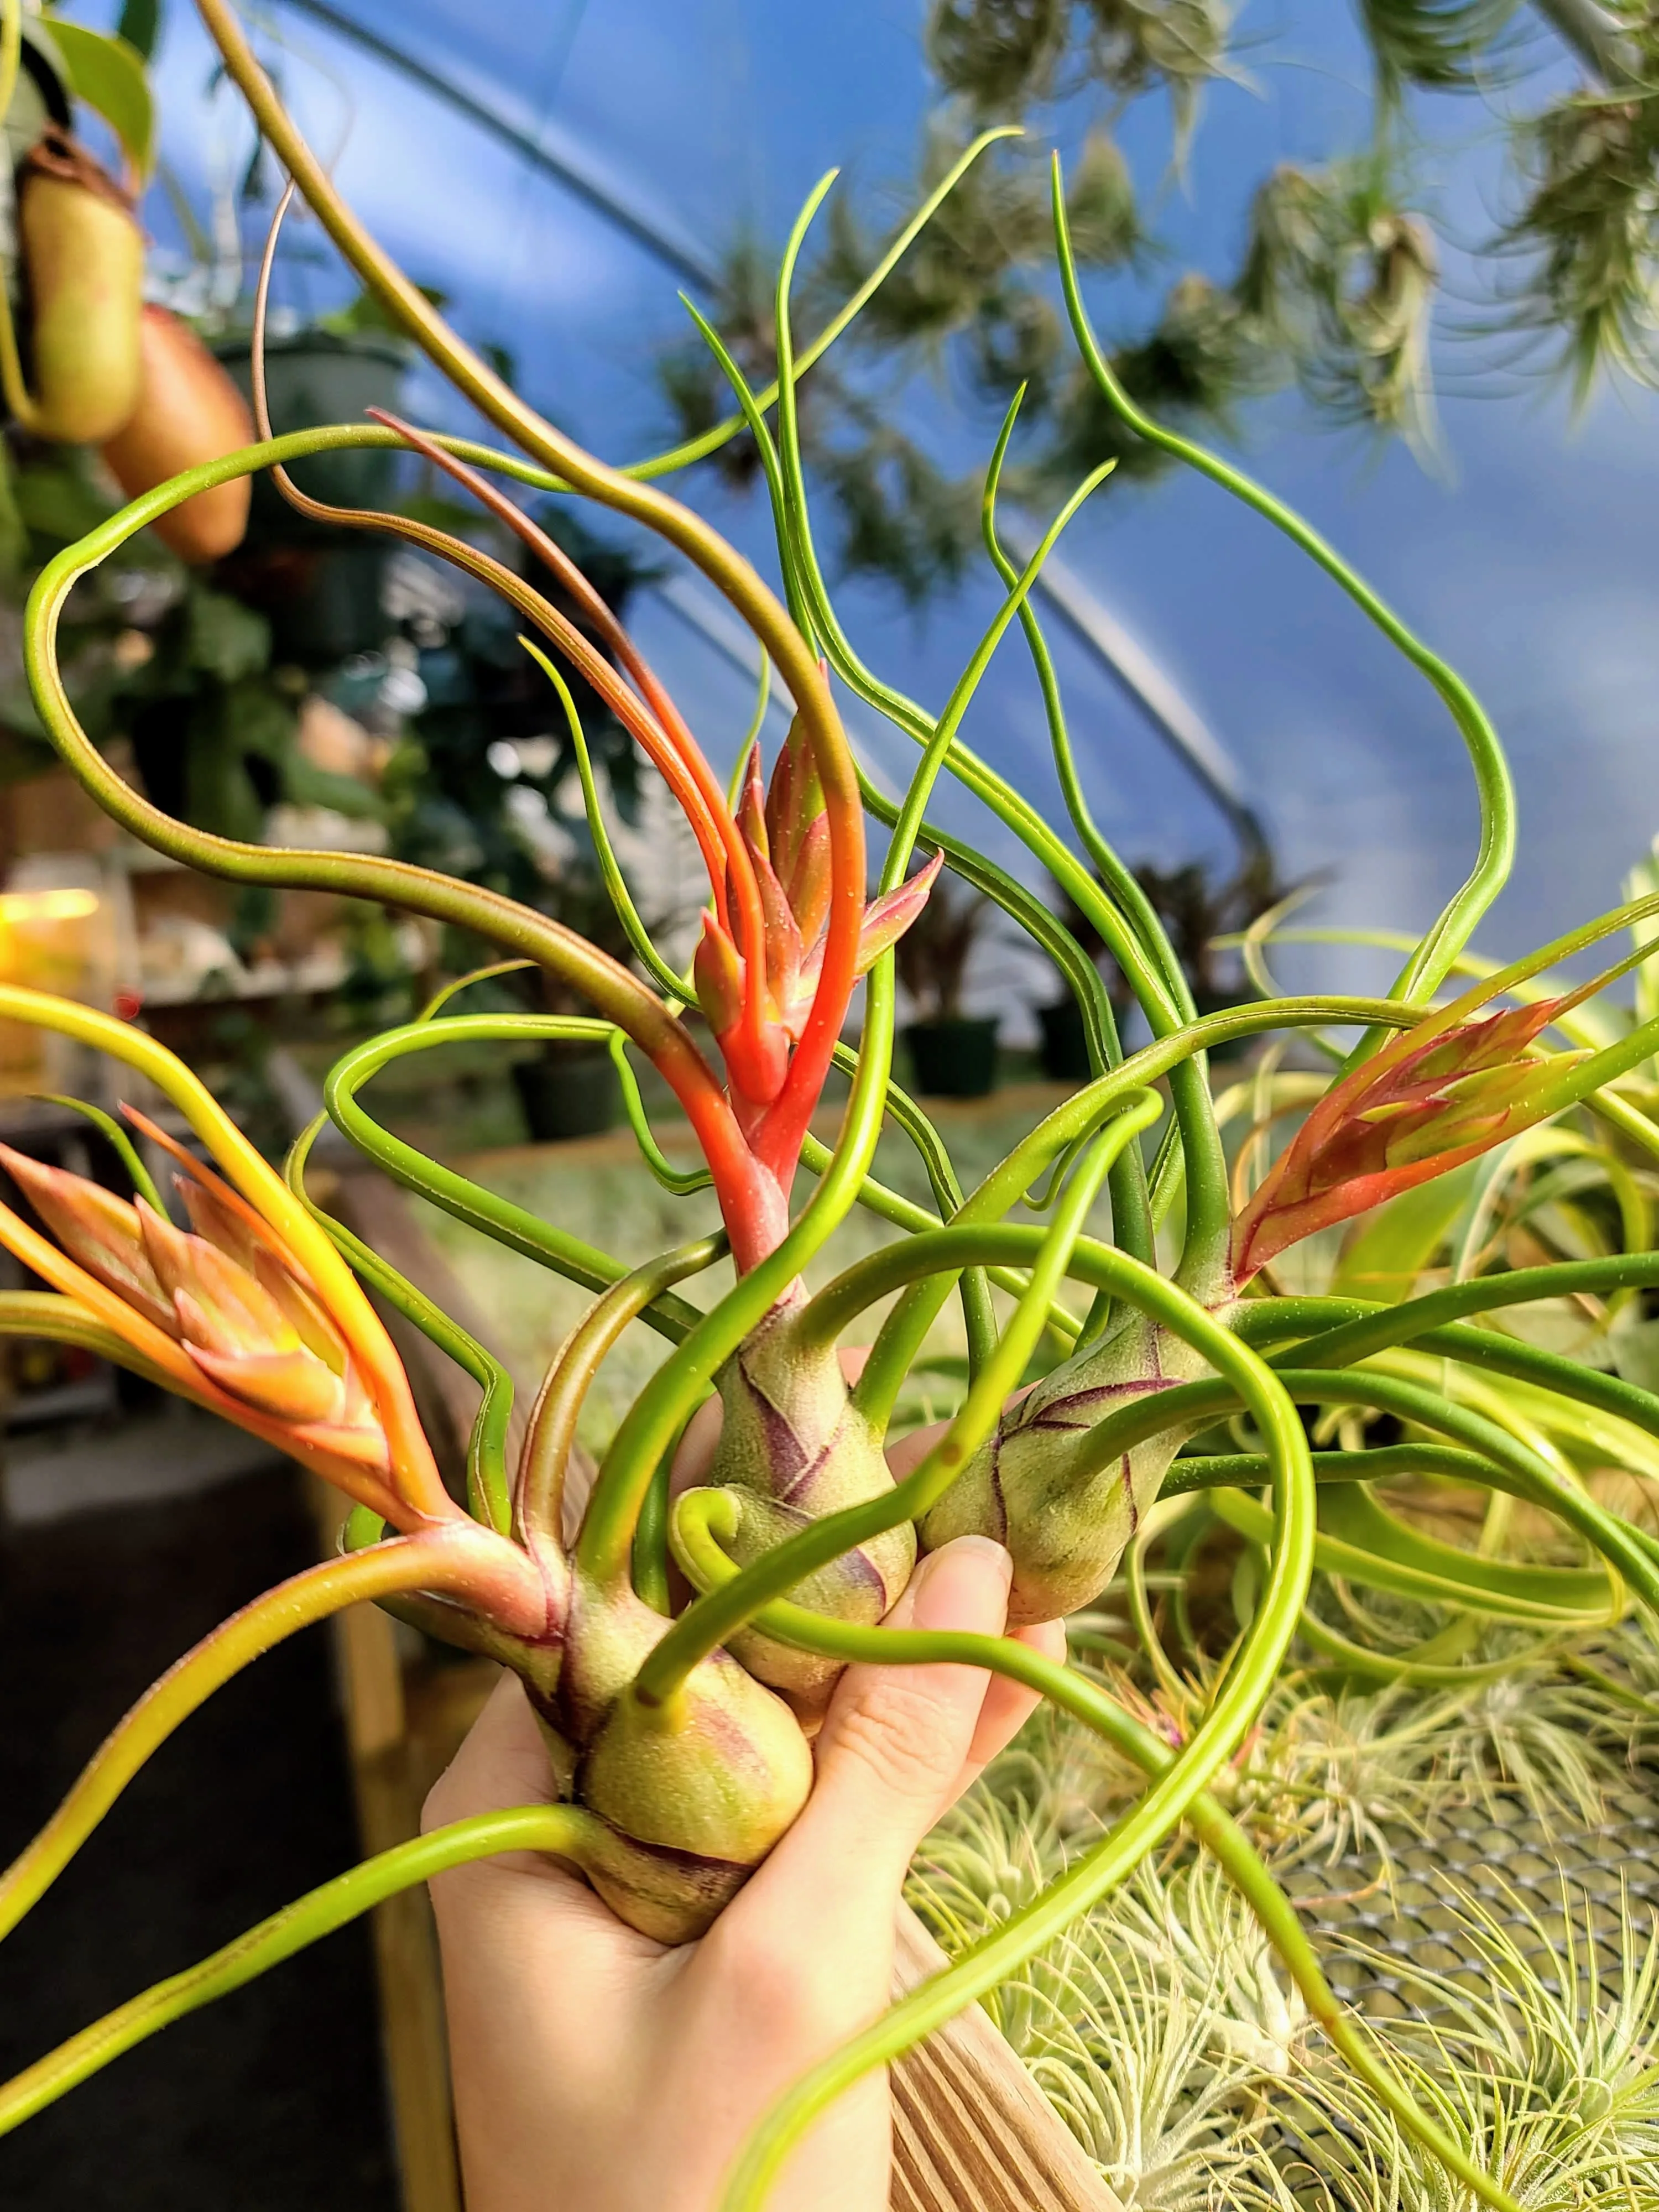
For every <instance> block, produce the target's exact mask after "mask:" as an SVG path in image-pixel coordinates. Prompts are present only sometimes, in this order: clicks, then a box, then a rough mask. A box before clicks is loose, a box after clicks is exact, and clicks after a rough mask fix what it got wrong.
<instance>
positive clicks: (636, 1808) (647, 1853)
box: [528, 1577, 812, 1943]
mask: <svg viewBox="0 0 1659 2212" xmlns="http://www.w3.org/2000/svg"><path fill="white" fill-rule="evenodd" d="M669 1626H670V1624H669V1622H668V1621H667V1620H665V1619H664V1617H663V1616H662V1615H661V1614H660V1613H653V1611H652V1610H651V1608H650V1607H649V1606H647V1605H646V1604H644V1603H643V1602H642V1601H641V1600H640V1599H639V1598H638V1597H636V1596H635V1594H634V1592H633V1591H632V1590H631V1589H628V1588H627V1587H625V1586H624V1587H623V1588H622V1589H596V1588H594V1587H593V1586H592V1585H591V1584H589V1583H585V1582H584V1581H583V1580H582V1579H581V1578H580V1577H578V1578H577V1579H576V1581H575V1582H574V1585H573V1589H572V1592H571V1607H570V1615H569V1621H568V1631H567V1638H566V1644H565V1653H564V1663H563V1666H562V1668H561V1669H560V1672H559V1675H558V1680H557V1685H556V1688H555V1690H554V1691H553V1692H552V1695H551V1697H550V1698H549V1697H547V1696H546V1695H544V1694H543V1693H540V1692H538V1689H537V1686H536V1685H535V1684H534V1682H533V1681H532V1682H531V1683H529V1684H528V1686H529V1688H530V1691H531V1697H532V1705H534V1706H535V1709H536V1711H537V1715H538V1718H539V1720H540V1722H541V1723H542V1728H543V1732H544V1736H545V1738H546V1740H547V1742H548V1748H549V1756H550V1761H551V1764H552V1767H553V1773H554V1778H555V1781H556V1785H557V1787H558V1789H559V1792H560V1795H561V1796H562V1797H565V1798H567V1799H568V1800H569V1801H570V1802H573V1803H575V1804H579V1805H581V1806H583V1807H585V1808H586V1809H587V1811H589V1812H590V1813H592V1814H594V1815H595V1816H596V1820H597V1823H598V1825H597V1826H596V1827H595V1829H594V1831H593V1834H592V1842H591V1844H590V1845H589V1846H588V1847H587V1848H586V1849H585V1850H584V1852H583V1856H582V1861H581V1864H582V1870H583V1872H584V1873H585V1874H586V1876H587V1878H588V1880H589V1881H591V1882H592V1885H593V1887H594V1888H595V1889H596V1890H597V1891H598V1893H599V1895H600V1896H601V1897H602V1898H603V1899H605V1903H606V1904H607V1905H610V1907H611V1910H612V1911H614V1912H615V1913H617V1916H618V1917H620V1918H622V1919H623V1920H626V1921H627V1922H628V1923H629V1925H630V1926H631V1927H634V1928H637V1929H639V1930H640V1931H641V1934H642V1935H647V1936H654V1937H655V1938H656V1939H657V1941H658V1942H663V1943H686V1942H691V1941H693V1940H694V1939H695V1938H696V1937H697V1936H701V1935H702V1934H703V1933H704V1931H705V1930H706V1929H708V1927H709V1926H710V1925H711V1924H712V1923H713V1922H714V1919H715V1918H716V1917H718V1915H719V1913H720V1910H721V1908H722V1907H723V1906H724V1905H726V1904H727V1903H728V1902H729V1901H730V1899H732V1896H734V1895H735V1893H737V1891H738V1890H739V1889H740V1888H741V1887H742V1886H743V1884H744V1882H745V1881H747V1880H748V1878H749V1876H750V1875H751V1874H752V1873H753V1872H754V1870H755V1869H756V1868H757V1866H758V1865H759V1864H760V1863H761V1861H762V1860H763V1858H764V1857H766V1855H767V1853H768V1852H769V1850H771V1848H772V1846H773V1844H775V1843H776V1842H777V1840H778V1838H779V1837H780V1836H781V1835H782V1834H783V1832H784V1831H785V1830H786V1829H787V1827H789V1826H790V1825H791V1823H792V1822H793V1820H794V1818H795V1816H796V1814H798V1813H799V1811H800V1809H801V1807H802V1806H803V1805H804V1804H805V1802H806V1798H807V1794H808V1792H809V1790H811V1785H812V1754H811V1747H809V1745H808V1743H807V1741H806V1739H805V1736H804V1735H802V1733H801V1729H800V1725H799V1722H798V1721H797V1720H796V1719H795V1717H794V1716H793V1713H792V1712H791V1711H790V1710H789V1708H788V1706H787V1705H785V1704H784V1702H783V1700H782V1699H781V1698H779V1697H776V1696H775V1695H774V1693H773V1692H771V1691H770V1690H769V1689H767V1688H765V1687H764V1686H763V1685H762V1684H761V1683H759V1682H757V1681H756V1680H754V1679H753V1678H752V1677H751V1676H750V1675H749V1674H745V1673H744V1669H743V1668H741V1667H740V1666H739V1665H738V1662H737V1661H736V1660H735V1659H732V1658H730V1657H728V1656H727V1655H726V1653H725V1652H723V1651H717V1652H715V1653H714V1654H713V1655H712V1656H710V1657H709V1658H707V1659H704V1660H702V1661H701V1662H699V1663H698V1665H697V1666H696V1668H694V1669H693V1670H692V1672H691V1674H690V1675H689V1676H688V1677H687V1679H686V1681H685V1683H684V1686H682V1688H681V1689H680V1691H679V1692H678V1694H677V1695H676V1696H675V1697H674V1698H673V1699H671V1701H670V1702H669V1703H668V1704H667V1705H662V1706H660V1707H650V1706H647V1705H641V1703H640V1702H639V1700H638V1699H635V1696H634V1695H633V1692H632V1683H633V1680H634V1676H635V1674H636V1673H637V1672H638V1669H639V1667H640V1663H641V1661H642V1660H643V1659H644V1657H645V1656H646V1654H647V1652H648V1651H649V1650H651V1648H652V1647H653V1644H657V1643H658V1642H659V1641H660V1639H661V1638H662V1637H663V1636H664V1635H665V1634H666V1632H667V1631H668V1628H669Z"/></svg>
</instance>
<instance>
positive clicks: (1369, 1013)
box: [855, 998, 1422, 1419]
mask: <svg viewBox="0 0 1659 2212" xmlns="http://www.w3.org/2000/svg"><path fill="white" fill-rule="evenodd" d="M1421 1018H1422V1016H1421V1015H1420V1014H1419V1012H1417V1011H1416V1010H1415V1009H1407V1008H1404V1007H1401V1006H1396V1005H1395V1004H1393V1002H1391V1001H1389V1000H1376V999H1368V1000H1335V999H1323V998H1322V999H1319V1000H1313V999H1304V1000H1293V999H1280V1000H1270V1001H1268V1002H1267V1003H1266V1004H1263V1005H1258V1006H1239V1007H1234V1008H1231V1009H1230V1010H1229V1011H1228V1012H1225V1013H1222V1014H1210V1015H1206V1017H1205V1018H1204V1019H1203V1020H1202V1021H1199V1022H1193V1023H1189V1024H1188V1025H1187V1026H1186V1027H1185V1028H1183V1029H1181V1030H1176V1033H1175V1034H1174V1035H1173V1036H1165V1037H1158V1038H1156V1039H1154V1041H1153V1042H1152V1043H1151V1044H1149V1045H1144V1046H1143V1047H1142V1048H1141V1049H1140V1050H1139V1052H1137V1053H1135V1054H1133V1055H1132V1056H1131V1057H1130V1058H1129V1059H1127V1060H1124V1061H1123V1063H1122V1064H1121V1066H1118V1067H1115V1068H1114V1069H1113V1070H1112V1071H1111V1072H1110V1073H1109V1074H1106V1075H1103V1076H1098V1077H1097V1078H1096V1079H1095V1080H1094V1081H1093V1082H1092V1083H1090V1084H1087V1085H1085V1086H1084V1088H1083V1089H1082V1090H1080V1091H1076V1092H1075V1093H1074V1094H1073V1096H1072V1097H1070V1098H1068V1099H1067V1100H1066V1102H1065V1103H1064V1104H1063V1105H1060V1106H1059V1107H1056V1108H1055V1109H1054V1112H1053V1113H1052V1114H1050V1115H1048V1119H1047V1120H1046V1121H1041V1122H1039V1123H1038V1125H1037V1127H1036V1128H1035V1129H1033V1130H1032V1131H1031V1132H1030V1134H1029V1135H1028V1136H1026V1137H1024V1138H1023V1139H1021V1140H1020V1142H1019V1143H1018V1145H1016V1146H1015V1147H1014V1149H1013V1150H1012V1152H1010V1153H1009V1155H1008V1157H1007V1158H1006V1159H1005V1160H1004V1161H1003V1162H1002V1163H1001V1164H1000V1166H998V1167H996V1168H994V1170H992V1172H991V1173H990V1174H989V1175H988V1176H987V1177H986V1178H985V1180H984V1182H981V1184H980V1186H979V1188H977V1189H976V1190H975V1192H974V1193H973V1194H972V1196H971V1197H969V1200H967V1202H966V1204H965V1205H964V1206H963V1207H962V1208H961V1209H960V1210H959V1211H958V1212H957V1217H956V1219H957V1223H966V1222H970V1221H974V1222H976V1221H985V1220H990V1219H994V1218H996V1217H997V1216H998V1215H999V1214H1000V1213H1003V1212H1006V1211H1007V1209H1008V1208H1009V1207H1010V1206H1014V1205H1016V1204H1017V1203H1018V1200H1019V1197H1020V1194H1021V1193H1022V1192H1024V1191H1026V1190H1029V1189H1030V1187H1031V1185H1032V1183H1033V1182H1035V1181H1036V1178H1037V1176H1039V1175H1040V1174H1041V1173H1042V1170H1043V1168H1044V1167H1045V1166H1046V1165H1047V1164H1048V1161H1049V1160H1051V1159H1052V1158H1054V1155H1055V1154H1056V1153H1057V1152H1060V1151H1062V1150H1063V1149H1064V1148H1065V1146H1067V1145H1068V1144H1070V1143H1071V1142H1072V1141H1073V1139H1074V1138H1076V1137H1078V1136H1079V1135H1081V1134H1082V1133H1085V1131H1086V1130H1088V1129H1089V1128H1090V1127H1092V1126H1093V1125H1094V1124H1095V1123H1096V1122H1097V1121H1101V1120H1103V1118H1104V1117H1105V1115H1106V1114H1108V1113H1109V1112H1111V1111H1113V1110H1115V1106H1116V1103H1117V1102H1118V1101H1120V1100H1121V1098H1123V1097H1125V1096H1127V1094H1128V1093H1129V1092H1131V1091H1133V1090H1135V1089H1138V1088H1139V1087H1141V1086H1143V1085H1146V1084H1148V1083H1152V1082H1155V1081H1156V1080H1157V1079H1158V1077H1159V1076H1161V1075H1166V1074H1168V1073H1169V1072H1170V1069H1171V1068H1173V1067H1176V1066H1179V1065H1180V1063H1181V1062H1182V1060H1186V1059H1188V1058H1190V1056H1191V1055H1192V1054H1194V1053H1195V1052H1201V1051H1202V1050H1203V1049H1204V1048H1205V1047H1206V1045H1208V1044H1209V1043H1211V1042H1215V1043H1222V1042H1228V1041H1230V1040H1231V1039H1232V1038H1233V1037H1237V1036H1255V1034H1256V1033H1257V1032H1258V1031H1260V1030H1267V1029H1277V1028H1281V1027H1283V1028H1305V1027H1313V1026H1316V1024H1319V1023H1321V1022H1326V1021H1333V1020H1334V1021H1344V1020H1347V1021H1352V1020H1359V1021H1364V1022H1367V1023H1369V1022H1371V1021H1375V1020H1381V1021H1383V1022H1384V1023H1388V1024H1394V1025H1408V1024H1411V1023H1413V1022H1414V1021H1417V1020H1420V1019H1421ZM1114 1227H1115V1224H1114ZM1120 1242H1121V1239H1120ZM949 1295H950V1279H949V1277H948V1276H946V1277H945V1278H943V1279H941V1280H939V1281H938V1282H933V1283H930V1282H927V1281H925V1280H924V1281H921V1282H918V1283H916V1284H915V1285H914V1286H913V1287H912V1288H911V1289H909V1290H908V1291H906V1292H905V1294H904V1296H903V1297H902V1298H901V1299H900V1300H899V1302H898V1304H896V1306H895V1307H894V1309H893V1310H892V1312H891V1313H890V1314H889V1316H887V1319H886V1321H885V1322H884V1323H883V1324H882V1328H881V1333H880V1334H879V1335H878V1338H877V1340H876V1349H875V1352H873V1353H872V1356H871V1360H870V1364H869V1365H868V1366H867V1367H866V1370H865V1372H864V1375H863V1376H861V1377H860V1383H859V1389H858V1391H857V1393H856V1394H855V1395H857V1397H858V1401H859V1403H860V1407H861V1408H862V1410H863V1411H864V1412H865V1413H866V1415H868V1416H869V1417H870V1418H871V1419H876V1418H878V1415H879V1416H880V1417H881V1418H884V1417H885V1414H886V1413H888V1412H890V1409H891V1405H892V1395H893V1394H894V1393H896V1389H897V1388H898V1383H899V1380H900V1379H901V1377H902V1368H903V1367H904V1366H905V1365H908V1360H909V1359H910V1358H914V1356H915V1346H918V1345H920V1344H921V1341H922V1339H923V1338H924V1337H925V1336H926V1334H927V1329H928V1328H929V1327H930V1326H931V1325H932V1322H933V1318H934V1316H936V1315H937V1314H938V1312H939V1308H940V1306H941V1305H942V1304H944V1302H945V1298H946V1297H948V1296H949ZM907 1346H908V1347H909V1349H908V1351H907V1348H906V1347H907ZM878 1392H882V1393H884V1394H886V1399H885V1404H883V1403H882V1402H881V1400H880V1399H879V1398H878V1395H877V1394H878Z"/></svg>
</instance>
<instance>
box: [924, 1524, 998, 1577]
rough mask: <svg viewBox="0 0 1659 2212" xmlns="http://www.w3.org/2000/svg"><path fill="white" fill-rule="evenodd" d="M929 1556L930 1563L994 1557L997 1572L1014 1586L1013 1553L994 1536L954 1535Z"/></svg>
mask: <svg viewBox="0 0 1659 2212" xmlns="http://www.w3.org/2000/svg"><path fill="white" fill-rule="evenodd" d="M927 1557H928V1561H929V1564H930V1565H931V1563H932V1562H933V1560H934V1559H994V1560H995V1561H996V1563H997V1572H998V1573H999V1574H1000V1576H1001V1577H1002V1579H1003V1581H1004V1582H1005V1583H1007V1584H1008V1585H1009V1587H1010V1588H1011V1589H1012V1586H1013V1580H1014V1561H1013V1555H1012V1553H1011V1552H1010V1551H1009V1549H1008V1547H1007V1546H1006V1544H999V1543H998V1541H997V1540H996V1538H995V1537H994V1536H952V1537H951V1541H950V1542H949V1543H948V1544H943V1545H941V1546H940V1547H939V1550H938V1551H937V1552H930V1553H928V1555H927Z"/></svg>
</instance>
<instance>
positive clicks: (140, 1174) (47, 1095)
mask: <svg viewBox="0 0 1659 2212" xmlns="http://www.w3.org/2000/svg"><path fill="white" fill-rule="evenodd" d="M5 112H6V111H5V109H4V108H3V107H0V115H3V114H4V113H5ZM36 1096H37V1097H39V1098H40V1102H41V1103H42V1104H43V1105H46V1106H63V1107H65V1108H67V1109H68V1110H69V1111H70V1113H71V1114H79V1115H83V1116H84V1118H85V1119H86V1120H87V1121H90V1122H91V1123H92V1126H93V1127H94V1129H96V1130H98V1131H99V1133H100V1134H101V1135H102V1136H103V1137H104V1139H106V1142H107V1143H108V1144H110V1145H111V1146H113V1147H114V1150H115V1153H116V1156H117V1158H118V1159H119V1160H120V1163H121V1164H122V1166H123V1167H124V1168H125V1170H126V1171H127V1174H128V1176H130V1177H131V1182H132V1187H133V1188H134V1190H136V1191H137V1194H138V1195H139V1197H140V1198H142V1199H143V1201H144V1203H145V1205H146V1206H154V1207H155V1211H156V1212H158V1213H159V1214H161V1216H162V1218H164V1219H165V1218H167V1207H166V1206H165V1205H164V1204H163V1202H162V1200H161V1193H160V1192H159V1191H158V1190H157V1189H156V1188H155V1182H154V1181H153V1180H152V1179H151V1176H150V1172H149V1169H148V1168H147V1167H146V1166H145V1165H144V1164H143V1160H142V1159H140V1158H139V1157H138V1147H137V1146H136V1145H135V1144H134V1143H133V1141H132V1139H131V1137H130V1136H128V1134H127V1133H126V1131H125V1129H124V1128H123V1127H121V1124H120V1123H119V1122H118V1121H117V1120H116V1118H115V1116H114V1115H113V1114H106V1112H105V1111H104V1109H103V1108H102V1107H101V1106H94V1104H93V1103H92V1102H91V1100H90V1099H88V1098H66V1097H63V1096H62V1094H61V1093H59V1092H58V1091H38V1092H37V1093H36Z"/></svg>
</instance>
